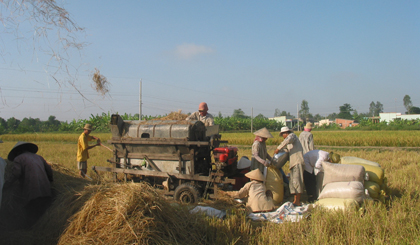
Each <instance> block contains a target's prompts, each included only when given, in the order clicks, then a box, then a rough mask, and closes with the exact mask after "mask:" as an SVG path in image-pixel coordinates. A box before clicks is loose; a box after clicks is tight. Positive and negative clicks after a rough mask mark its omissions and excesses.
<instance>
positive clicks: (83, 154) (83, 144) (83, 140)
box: [77, 123, 101, 178]
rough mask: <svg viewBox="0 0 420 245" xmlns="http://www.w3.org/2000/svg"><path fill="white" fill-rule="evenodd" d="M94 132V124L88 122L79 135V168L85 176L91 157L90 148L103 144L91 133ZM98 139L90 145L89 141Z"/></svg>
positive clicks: (82, 175) (81, 174)
mask: <svg viewBox="0 0 420 245" xmlns="http://www.w3.org/2000/svg"><path fill="white" fill-rule="evenodd" d="M90 132H92V125H90V124H88V123H87V124H86V125H85V126H84V127H83V133H82V134H81V135H80V136H79V140H78V141H77V168H78V169H79V174H80V176H81V177H83V178H84V177H85V176H86V173H87V160H88V159H89V150H90V149H92V148H93V147H96V146H98V145H100V144H101V140H100V139H99V138H98V137H95V136H93V135H90ZM93 140H96V144H95V145H89V144H88V141H93Z"/></svg>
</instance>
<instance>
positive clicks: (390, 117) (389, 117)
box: [379, 112, 420, 123]
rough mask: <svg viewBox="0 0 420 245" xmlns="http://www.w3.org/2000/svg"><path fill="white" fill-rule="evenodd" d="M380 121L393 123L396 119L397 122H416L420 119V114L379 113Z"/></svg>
mask: <svg viewBox="0 0 420 245" xmlns="http://www.w3.org/2000/svg"><path fill="white" fill-rule="evenodd" d="M379 117H380V118H381V119H380V121H381V122H383V121H385V122H387V123H389V122H392V121H394V120H395V119H397V120H415V119H420V114H404V115H403V114H401V113H399V112H385V113H379Z"/></svg>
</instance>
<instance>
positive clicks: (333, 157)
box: [328, 152, 341, 163]
mask: <svg viewBox="0 0 420 245" xmlns="http://www.w3.org/2000/svg"><path fill="white" fill-rule="evenodd" d="M328 158H329V159H330V160H331V162H332V163H339V162H340V160H341V157H340V155H338V154H337V153H334V152H330V154H329V155H328Z"/></svg>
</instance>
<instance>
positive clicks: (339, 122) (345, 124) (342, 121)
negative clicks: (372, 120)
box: [335, 118, 359, 129]
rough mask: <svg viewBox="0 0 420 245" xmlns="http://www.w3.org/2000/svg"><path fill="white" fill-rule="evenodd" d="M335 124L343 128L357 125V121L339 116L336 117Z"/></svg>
mask: <svg viewBox="0 0 420 245" xmlns="http://www.w3.org/2000/svg"><path fill="white" fill-rule="evenodd" d="M335 124H337V125H338V126H339V127H340V128H343V129H344V128H347V127H354V126H357V125H359V123H357V122H354V120H349V119H341V118H336V119H335Z"/></svg>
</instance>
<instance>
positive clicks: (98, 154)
mask: <svg viewBox="0 0 420 245" xmlns="http://www.w3.org/2000/svg"><path fill="white" fill-rule="evenodd" d="M272 134H273V135H274V136H275V138H274V139H271V141H270V142H271V143H270V144H271V145H270V146H268V151H269V153H270V154H272V152H273V150H274V148H275V145H277V144H278V143H280V142H281V139H280V137H279V136H277V133H272ZM93 135H95V136H98V137H100V138H101V139H102V141H103V142H106V140H107V139H109V138H110V137H111V135H110V134H93ZM328 135H329V137H330V138H331V139H329V138H328V137H327V136H328ZM78 136H79V134H38V135H33V134H23V135H2V136H1V139H2V140H3V141H4V143H1V144H0V157H3V158H7V154H8V152H9V151H10V149H11V148H12V147H13V146H14V145H15V143H16V142H17V141H18V140H20V141H31V142H34V143H36V144H37V145H38V146H39V152H38V153H39V154H40V155H42V156H43V157H44V158H45V159H46V160H47V161H48V162H50V163H52V164H53V169H54V175H55V181H54V184H53V187H54V189H55V190H56V191H57V193H58V196H57V199H56V201H55V203H54V204H53V206H52V207H51V208H50V210H49V211H48V212H47V213H46V214H45V215H44V216H43V217H42V219H41V220H40V221H39V222H38V223H37V224H36V226H35V227H34V228H33V229H31V230H12V231H10V230H7V229H8V228H10V227H11V226H12V224H13V219H10V218H8V219H7V218H4V217H5V215H6V214H4V207H5V206H6V207H7V205H4V204H5V202H6V201H7V200H3V204H2V209H3V210H2V212H0V237H1V239H2V242H1V244H111V243H112V244H420V235H419V234H420V219H419V218H418V217H419V216H420V202H419V201H420V195H419V193H420V192H419V191H420V190H419V189H420V175H419V174H418V173H419V169H420V168H419V166H420V150H419V148H418V146H419V144H418V139H416V137H417V138H418V136H419V135H418V132H413V131H401V132H400V131H398V132H353V131H352V132H347V131H345V132H341V131H339V132H314V140H315V144H316V145H317V147H318V148H320V149H323V150H326V151H330V150H334V152H336V153H338V154H340V155H341V156H356V157H361V158H364V159H368V160H371V161H375V162H378V163H380V164H381V166H382V168H383V169H384V170H385V176H386V177H387V179H388V186H389V187H390V188H391V190H392V194H391V195H390V197H389V199H388V200H387V203H386V204H380V203H366V206H365V211H363V212H356V211H355V212H331V211H329V212H327V211H325V210H321V209H320V210H315V211H314V212H313V213H312V215H311V216H310V218H309V219H306V220H302V221H301V222H299V223H285V224H280V225H279V224H272V223H265V222H252V221H250V220H249V219H247V218H246V213H245V210H244V208H243V206H242V207H241V206H238V204H236V203H234V202H232V201H231V200H230V199H221V200H217V201H205V202H204V203H202V204H204V205H210V206H213V207H215V208H218V209H224V210H226V211H227V213H228V216H227V217H226V218H225V219H224V220H219V219H216V218H209V217H206V216H202V215H191V214H189V212H188V210H189V209H190V208H191V207H189V206H182V205H176V204H174V203H173V202H172V201H171V200H170V199H168V198H164V197H163V196H162V195H159V192H156V190H154V189H153V188H149V187H147V186H140V185H133V184H130V183H127V184H121V183H109V182H108V181H107V180H108V179H109V178H107V176H106V174H104V173H101V177H98V176H97V175H96V173H94V172H92V170H90V166H92V165H99V166H108V165H109V164H108V163H107V162H106V159H109V158H111V156H112V154H111V152H109V151H108V150H107V149H105V148H104V147H95V148H94V149H92V150H90V151H89V152H90V159H89V161H88V165H89V168H88V175H89V176H91V177H92V178H93V179H94V181H89V180H87V179H81V178H79V177H78V172H77V168H76V144H77V138H78ZM368 136H370V138H369V137H368ZM387 137H388V138H389V139H388V138H387ZM400 138H401V139H400ZM222 139H224V140H226V139H227V140H229V144H232V145H238V148H239V156H244V155H246V156H250V155H251V152H250V150H251V149H250V146H251V144H252V141H253V139H254V135H253V134H250V133H242V134H229V133H224V134H223V136H222ZM398 139H399V140H400V141H399V142H400V144H401V146H404V147H414V148H403V147H398V146H397V145H395V142H394V141H395V140H398ZM329 140H330V141H329ZM321 142H322V143H321ZM327 142H330V143H327ZM346 142H347V143H348V142H351V144H347V145H346ZM392 142H394V143H392ZM241 143H242V144H241ZM105 144H106V143H105ZM392 144H394V145H392ZM106 145H107V146H110V145H108V144H106ZM337 146H346V147H342V148H340V147H337ZM351 146H359V147H354V148H352V147H351ZM360 146H361V147H360ZM363 146H392V147H390V148H380V149H376V148H371V147H363ZM284 170H285V172H286V173H287V172H288V169H287V166H285V167H284ZM6 203H7V202H6ZM8 215H9V216H7V215H6V217H12V218H13V217H18V216H19V214H18V213H13V212H9V213H8Z"/></svg>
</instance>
